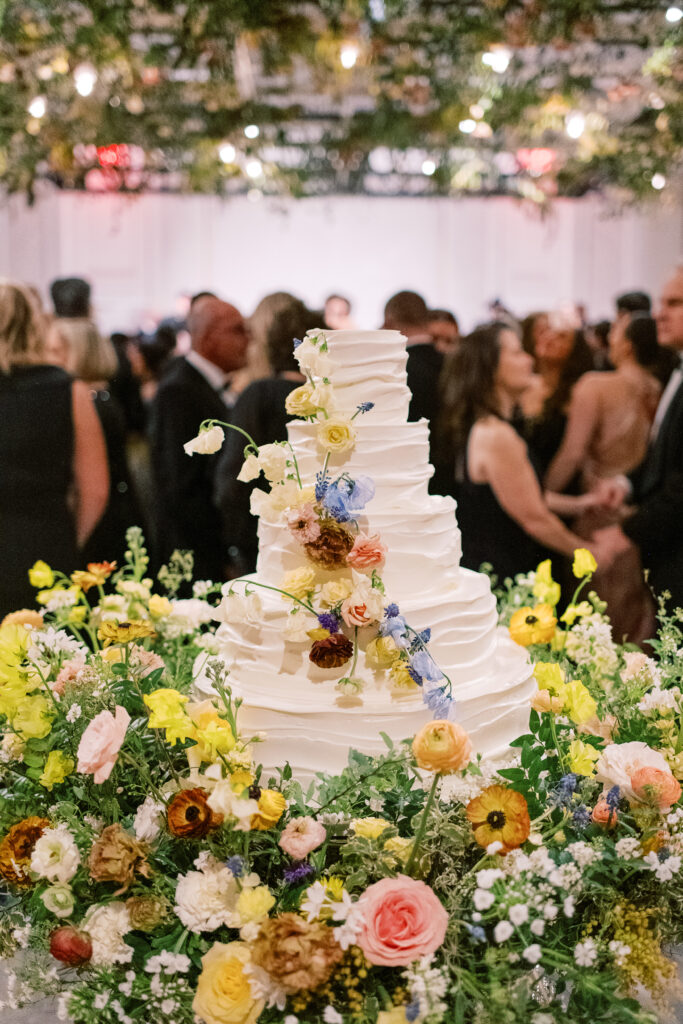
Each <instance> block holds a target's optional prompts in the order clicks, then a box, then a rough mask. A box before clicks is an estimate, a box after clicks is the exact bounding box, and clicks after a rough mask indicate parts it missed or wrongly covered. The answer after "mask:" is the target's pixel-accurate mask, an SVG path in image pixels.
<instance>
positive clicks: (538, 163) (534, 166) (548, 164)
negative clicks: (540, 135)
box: [516, 147, 557, 178]
mask: <svg viewBox="0 0 683 1024" xmlns="http://www.w3.org/2000/svg"><path fill="white" fill-rule="evenodd" d="M516 156H517V162H518V164H519V166H520V167H523V168H524V170H525V171H528V172H529V174H532V175H533V176H534V177H535V178H537V177H540V176H541V175H542V174H549V173H550V171H552V170H553V168H554V166H555V159H556V157H557V153H556V152H555V150H554V149H543V148H540V147H536V148H534V149H518V150H517V154H516Z"/></svg>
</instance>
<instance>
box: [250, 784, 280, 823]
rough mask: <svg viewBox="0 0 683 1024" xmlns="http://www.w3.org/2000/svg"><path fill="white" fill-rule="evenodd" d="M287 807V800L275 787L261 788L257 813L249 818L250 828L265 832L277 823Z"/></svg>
mask: <svg viewBox="0 0 683 1024" xmlns="http://www.w3.org/2000/svg"><path fill="white" fill-rule="evenodd" d="M286 807H287V801H286V800H285V798H284V797H283V795H282V793H279V792H278V791H277V790H276V789H262V790H261V795H260V797H259V798H258V813H257V814H254V815H253V816H252V818H251V822H250V824H251V828H252V829H255V830H256V831H258V832H266V831H267V830H268V829H269V828H272V827H273V825H277V823H278V821H279V820H280V818H281V817H282V815H283V814H284V812H285V809H286Z"/></svg>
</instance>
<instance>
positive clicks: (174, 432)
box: [150, 357, 228, 580]
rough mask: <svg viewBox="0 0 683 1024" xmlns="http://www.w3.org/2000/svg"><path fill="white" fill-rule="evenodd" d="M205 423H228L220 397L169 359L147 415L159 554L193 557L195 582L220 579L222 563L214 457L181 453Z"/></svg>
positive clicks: (186, 366) (194, 373)
mask: <svg viewBox="0 0 683 1024" xmlns="http://www.w3.org/2000/svg"><path fill="white" fill-rule="evenodd" d="M205 419H218V420H224V421H226V420H227V419H228V410H227V408H226V406H225V403H224V402H223V399H222V398H221V396H220V395H219V394H218V392H217V391H215V390H214V388H213V387H212V386H211V385H210V384H209V382H208V381H207V380H206V378H205V377H203V376H202V374H201V373H199V371H198V370H196V369H195V368H194V366H192V364H191V363H188V361H187V360H186V359H184V358H183V357H180V358H179V359H175V360H173V362H172V363H171V364H170V365H169V367H168V369H167V370H166V372H165V374H164V376H163V378H162V380H161V382H160V384H159V388H158V390H157V393H156V395H155V397H154V400H153V402H152V408H151V414H150V442H151V447H152V463H153V469H154V474H155V478H156V486H157V499H158V501H157V505H158V519H159V523H158V533H159V548H160V552H159V554H160V557H161V558H162V559H164V560H165V559H167V558H168V556H169V555H170V554H171V553H172V551H173V550H174V549H175V548H183V549H189V550H191V551H193V552H194V556H195V563H194V575H195V579H215V580H220V579H222V578H223V573H224V568H225V564H226V560H225V557H224V547H223V542H222V530H221V520H220V515H219V512H218V509H217V508H216V505H215V504H214V475H215V471H216V465H217V461H218V457H217V456H216V455H192V456H189V455H186V454H185V452H184V450H183V445H184V444H185V442H186V441H189V440H190V439H191V438H193V437H195V436H196V434H197V433H198V431H199V426H200V424H201V422H202V420H205Z"/></svg>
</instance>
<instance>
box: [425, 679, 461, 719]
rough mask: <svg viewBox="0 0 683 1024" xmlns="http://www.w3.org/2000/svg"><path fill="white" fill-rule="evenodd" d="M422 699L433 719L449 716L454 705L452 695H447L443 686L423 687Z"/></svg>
mask: <svg viewBox="0 0 683 1024" xmlns="http://www.w3.org/2000/svg"><path fill="white" fill-rule="evenodd" d="M422 700H423V701H424V702H425V704H426V705H427V707H428V708H429V710H430V711H431V713H432V714H433V715H434V718H435V719H439V718H449V717H450V714H451V711H452V709H453V707H454V705H455V701H454V700H453V698H452V697H449V695H448V694H447V693H446V690H445V689H444V688H443V686H432V687H427V686H425V687H423V689H422Z"/></svg>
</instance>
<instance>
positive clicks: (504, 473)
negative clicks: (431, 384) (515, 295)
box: [436, 323, 593, 580]
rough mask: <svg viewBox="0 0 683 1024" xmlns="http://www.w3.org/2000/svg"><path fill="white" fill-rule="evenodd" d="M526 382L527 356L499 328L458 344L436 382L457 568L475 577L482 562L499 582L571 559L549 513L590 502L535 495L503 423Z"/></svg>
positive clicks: (570, 544)
mask: <svg viewBox="0 0 683 1024" xmlns="http://www.w3.org/2000/svg"><path fill="white" fill-rule="evenodd" d="M531 381H532V359H531V356H530V355H529V354H528V353H526V352H525V351H524V350H523V348H522V345H521V343H520V340H519V338H518V337H517V335H516V334H515V332H514V331H513V330H512V329H511V328H510V327H509V325H507V324H504V323H492V324H487V325H486V326H484V327H479V328H477V330H475V331H473V332H472V334H470V335H468V336H467V337H466V338H464V339H462V340H461V342H460V344H459V347H458V349H457V351H456V352H455V353H454V354H453V355H452V356H450V357H449V358H448V360H447V361H446V364H445V366H444V371H443V375H442V381H441V385H442V394H443V411H442V415H441V419H440V423H439V425H438V426H437V437H436V440H437V451H438V452H439V453H440V454H439V463H440V471H441V479H446V478H447V477H448V475H450V479H451V481H452V485H451V487H450V488H449V490H450V491H451V493H452V494H453V495H454V497H455V498H456V500H457V503H458V512H457V515H458V524H459V526H460V531H461V533H462V545H463V556H462V563H463V565H464V566H466V567H467V568H470V569H479V567H480V566H481V564H482V563H483V562H488V563H489V564H491V565H492V566H493V569H494V572H495V574H496V575H497V576H498V578H499V579H500V580H502V579H505V578H506V577H512V576H514V575H516V574H517V573H520V572H528V571H529V570H531V569H534V568H535V567H536V565H537V564H538V562H539V561H541V560H542V559H543V558H545V557H547V554H548V550H550V551H557V552H560V553H561V554H563V555H570V554H571V553H572V551H573V550H574V549H575V548H577V547H584V546H585V544H586V542H585V541H584V540H581V538H579V537H578V536H576V535H575V534H574V533H572V532H571V530H568V529H567V527H566V526H565V525H564V524H563V523H562V521H561V520H560V519H559V518H558V516H557V515H556V514H555V513H556V512H560V513H562V514H569V513H570V512H574V511H576V510H577V509H578V508H579V507H580V508H584V507H586V506H587V505H589V504H592V502H593V498H592V497H591V496H590V495H586V496H583V497H582V498H573V497H566V496H564V495H554V494H545V495H544V493H543V491H542V490H541V486H540V484H539V481H538V475H537V471H536V468H535V467H534V465H533V464H532V461H531V459H530V456H529V452H528V450H527V446H526V444H525V443H524V441H523V440H522V438H521V437H520V436H519V434H518V433H517V431H516V430H515V429H514V427H513V426H512V425H511V423H510V420H511V419H512V416H513V413H514V410H515V407H516V406H517V404H518V403H519V400H520V397H521V396H522V395H523V394H524V392H525V390H526V389H527V388H528V387H529V385H530V383H531ZM444 470H447V472H444ZM551 509H553V510H554V511H551Z"/></svg>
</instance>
